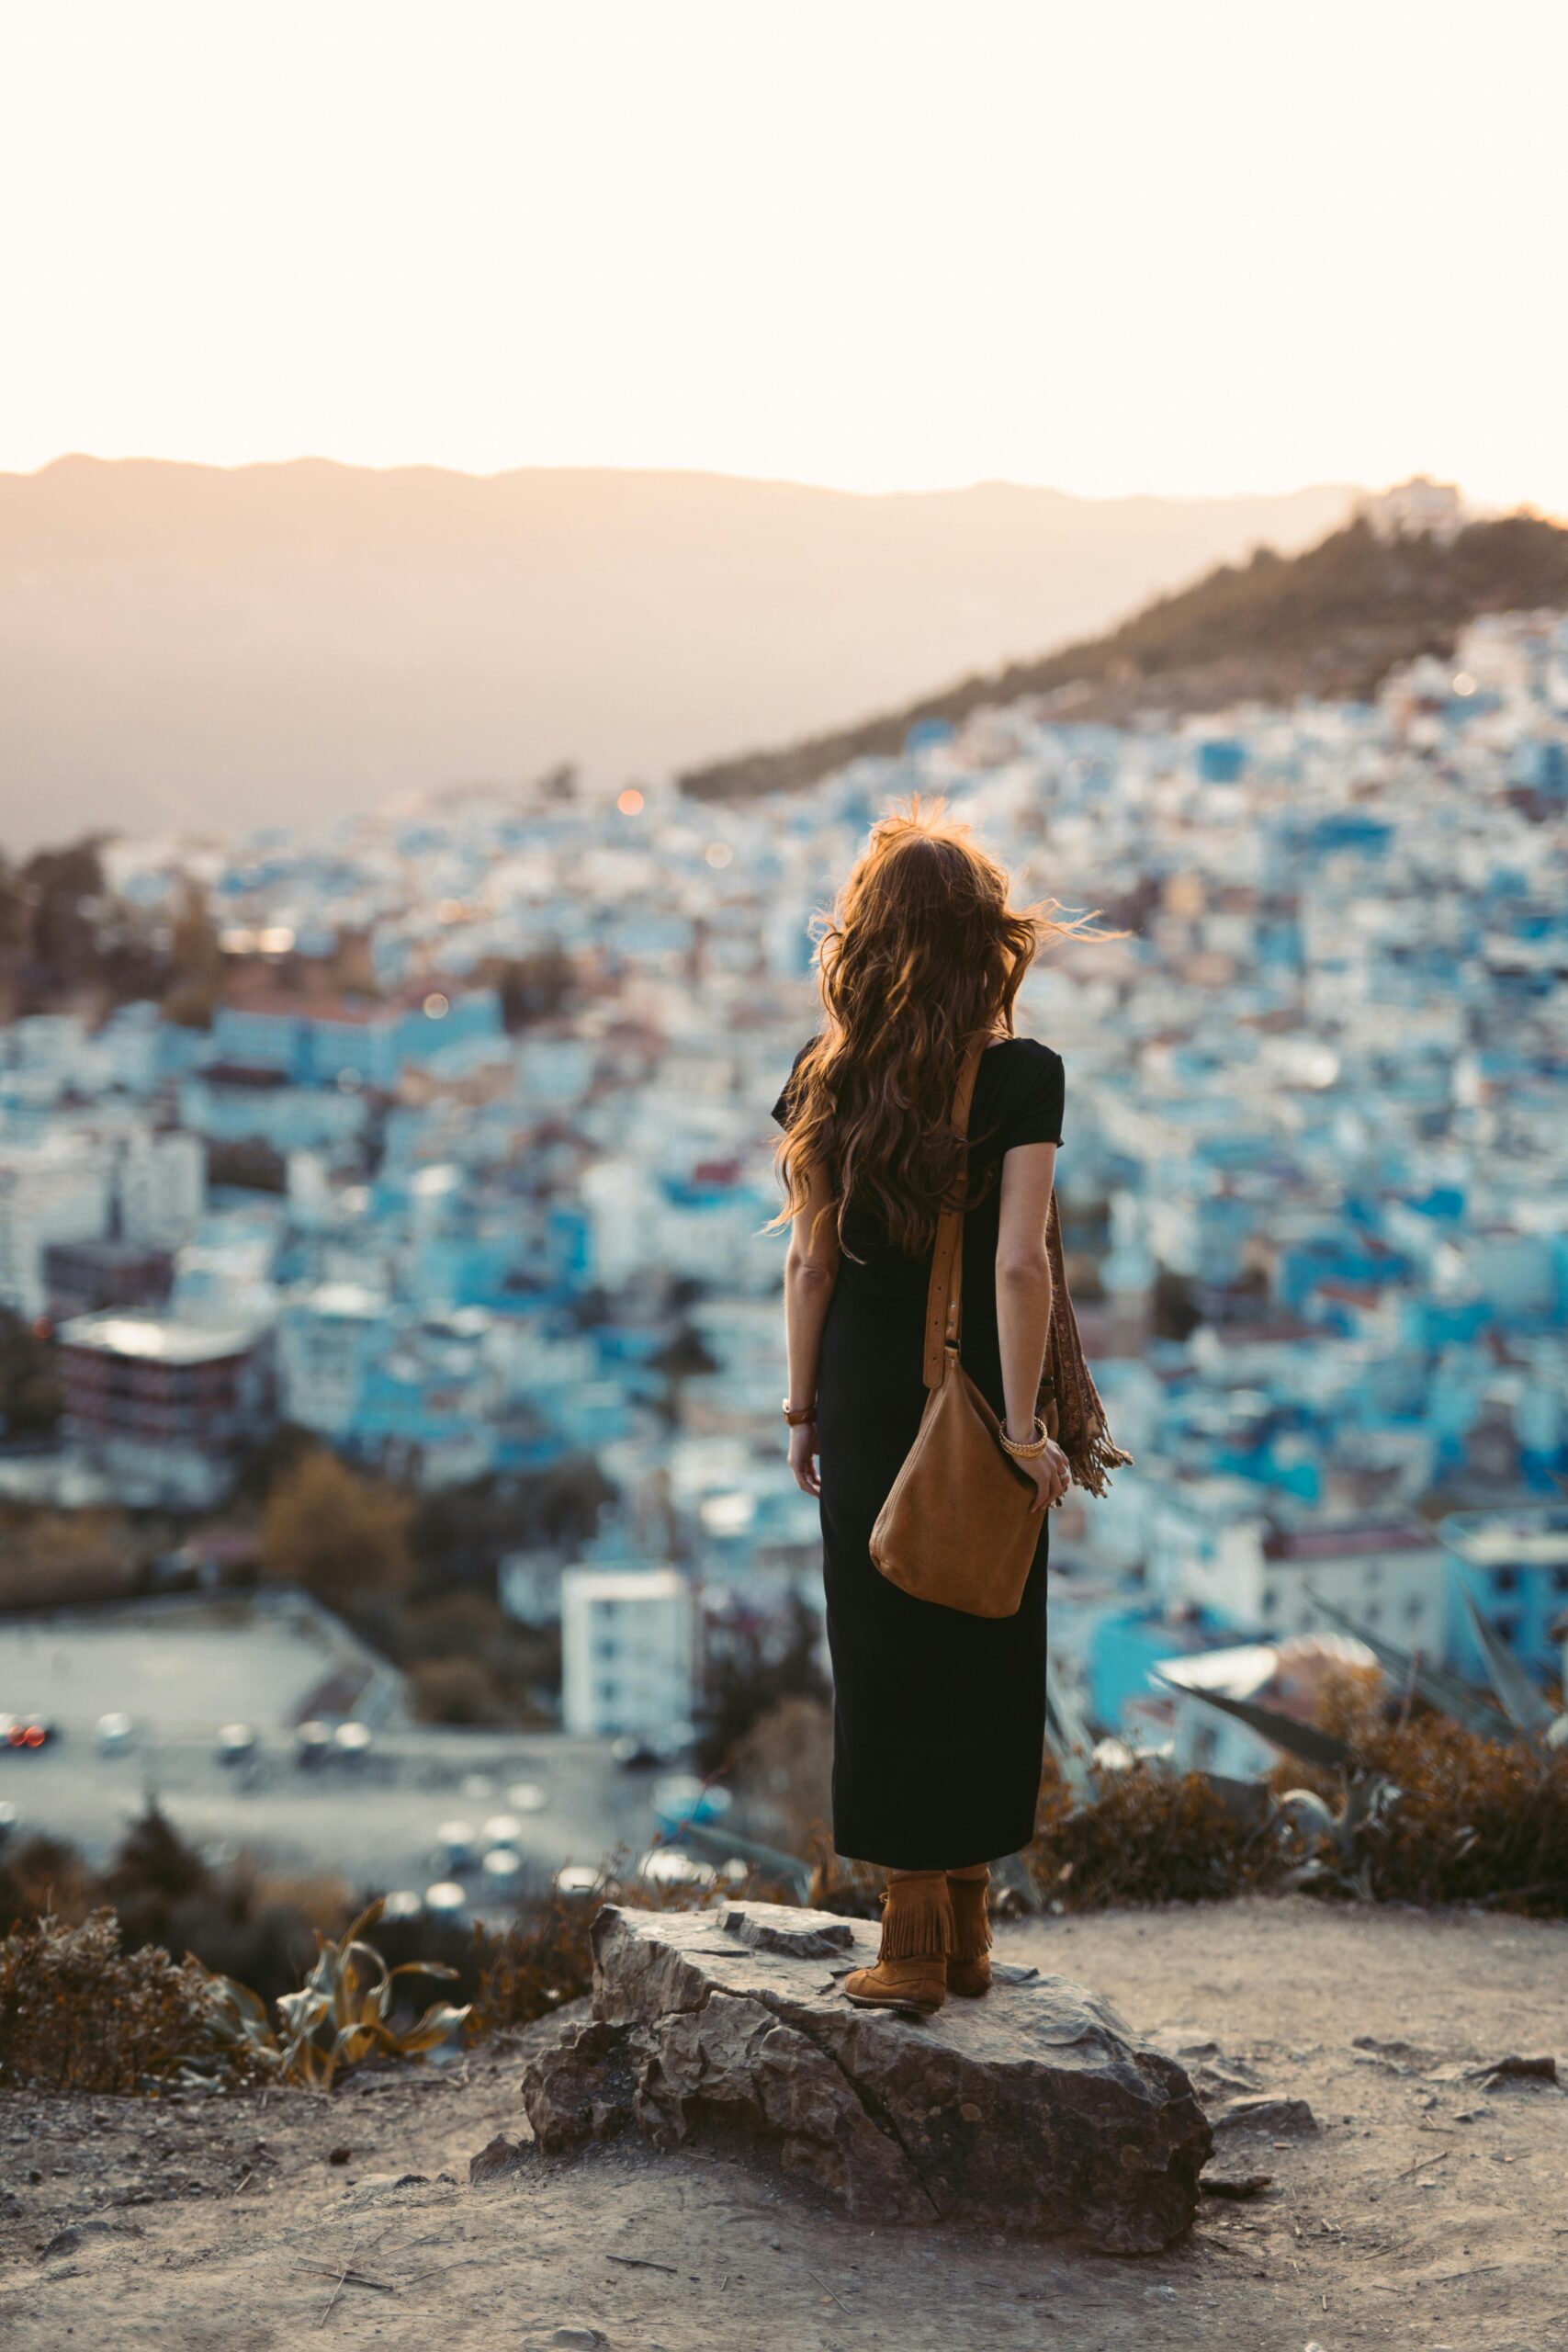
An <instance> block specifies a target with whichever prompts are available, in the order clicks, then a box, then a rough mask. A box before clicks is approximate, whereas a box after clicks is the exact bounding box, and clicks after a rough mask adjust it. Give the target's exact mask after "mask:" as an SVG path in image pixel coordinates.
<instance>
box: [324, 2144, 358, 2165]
mask: <svg viewBox="0 0 1568 2352" xmlns="http://www.w3.org/2000/svg"><path fill="white" fill-rule="evenodd" d="M353 2154H354V2150H353V2149H352V2148H333V2149H331V2150H329V2152H328V2154H327V2162H328V2164H330V2165H345V2164H347V2162H348V2160H349V2158H350V2156H352V2155H353Z"/></svg>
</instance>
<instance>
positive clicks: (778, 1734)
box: [725, 1692, 833, 1855]
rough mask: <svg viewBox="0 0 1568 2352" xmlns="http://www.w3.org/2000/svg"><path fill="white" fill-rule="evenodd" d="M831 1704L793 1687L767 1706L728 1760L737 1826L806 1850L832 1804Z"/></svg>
mask: <svg viewBox="0 0 1568 2352" xmlns="http://www.w3.org/2000/svg"><path fill="white" fill-rule="evenodd" d="M832 1777H833V1710H832V1707H831V1705H830V1704H829V1702H828V1700H827V1699H825V1698H819V1697H815V1696H807V1694H806V1693H804V1692H797V1693H796V1694H795V1696H794V1697H793V1698H788V1699H781V1700H780V1701H779V1702H777V1704H776V1705H774V1706H772V1707H769V1708H767V1709H766V1710H765V1711H764V1713H761V1714H760V1715H759V1716H758V1717H757V1719H756V1721H755V1722H754V1723H753V1724H750V1727H749V1728H748V1729H747V1730H746V1731H744V1732H743V1733H742V1734H741V1735H740V1737H739V1739H738V1740H737V1741H736V1742H735V1745H734V1746H733V1747H732V1748H731V1749H730V1751H729V1755H728V1758H727V1761H726V1769H725V1784H726V1786H727V1787H728V1790H729V1792H730V1794H731V1795H732V1796H733V1798H734V1800H735V1814H734V1820H735V1825H736V1826H737V1827H738V1828H743V1829H745V1830H747V1831H749V1832H750V1833H751V1834H752V1835H754V1836H756V1837H758V1838H766V1839H768V1840H769V1841H770V1842H771V1843H773V1844H774V1845H777V1846H782V1847H784V1848H785V1849H786V1850H787V1851H788V1852H790V1853H792V1854H801V1855H809V1854H811V1853H812V1852H813V1850H814V1846H815V1842H816V1840H817V1839H818V1838H819V1837H820V1836H821V1835H822V1834H823V1833H822V1825H823V1823H824V1822H825V1821H826V1820H827V1818H828V1816H829V1813H830V1812H831V1809H832Z"/></svg>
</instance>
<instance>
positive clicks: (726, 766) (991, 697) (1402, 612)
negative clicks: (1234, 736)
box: [677, 510, 1568, 799]
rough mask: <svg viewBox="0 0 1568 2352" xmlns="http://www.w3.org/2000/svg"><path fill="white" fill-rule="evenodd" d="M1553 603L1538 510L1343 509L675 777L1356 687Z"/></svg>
mask: <svg viewBox="0 0 1568 2352" xmlns="http://www.w3.org/2000/svg"><path fill="white" fill-rule="evenodd" d="M1552 605H1568V527H1565V526H1562V525H1560V524H1557V523H1553V522H1551V521H1550V520H1549V519H1547V518H1546V517H1544V516H1541V515H1533V514H1530V513H1529V512H1526V511H1523V510H1521V511H1520V512H1519V513H1517V514H1515V515H1500V516H1494V517H1489V518H1486V519H1484V520H1480V521H1476V522H1473V523H1470V524H1467V525H1466V526H1464V527H1463V528H1462V529H1461V530H1460V531H1458V532H1457V533H1455V535H1454V536H1453V537H1452V538H1451V539H1449V540H1442V539H1438V538H1437V537H1433V536H1431V535H1430V534H1418V535H1414V536H1411V537H1394V538H1388V537H1380V536H1379V534H1378V533H1377V532H1375V531H1374V530H1373V529H1372V527H1371V525H1370V524H1369V523H1368V522H1367V520H1366V519H1365V518H1364V517H1360V516H1353V517H1352V518H1351V520H1350V521H1349V522H1348V523H1347V524H1346V525H1344V526H1342V527H1341V528H1340V529H1339V530H1337V531H1332V532H1330V533H1329V534H1328V536H1327V537H1325V538H1324V539H1322V540H1320V541H1319V542H1318V543H1317V544H1316V545H1315V546H1314V547H1311V548H1305V549H1303V550H1302V551H1301V552H1300V553H1298V554H1295V555H1291V556H1282V555H1280V553H1279V552H1278V551H1277V550H1275V549H1273V548H1257V549H1255V550H1254V552H1253V555H1252V557H1251V560H1249V562H1248V563H1247V565H1246V566H1239V565H1236V564H1235V563H1222V564H1219V565H1216V566H1215V567H1214V569H1213V571H1209V572H1207V573H1205V574H1204V575H1203V576H1202V577H1201V579H1199V580H1196V581H1194V582H1190V584H1189V585H1188V586H1187V587H1185V588H1181V589H1178V590H1176V591H1174V592H1172V593H1170V594H1165V595H1162V596H1158V597H1156V598H1155V599H1153V600H1152V601H1151V602H1150V603H1149V604H1148V605H1145V607H1144V608H1143V609H1142V610H1141V611H1140V612H1138V613H1135V614H1134V615H1133V616H1132V617H1131V618H1130V619H1128V620H1127V621H1124V622H1123V623H1122V625H1121V626H1120V627H1119V628H1113V629H1111V630H1108V631H1106V632H1104V633H1103V634H1102V635H1100V636H1099V637H1097V638H1090V639H1079V640H1077V641H1076V642H1074V643H1072V644H1069V645H1066V646H1064V647H1062V648H1061V649H1059V650H1056V651H1055V652H1051V653H1046V654H1043V655H1041V656H1040V657H1038V659H1036V660H1034V661H1032V662H1014V663H1011V664H1009V665H1008V666H1007V667H1006V668H1005V669H1003V670H1001V671H999V672H992V673H979V674H976V675H972V676H970V677H967V678H962V679H959V680H958V681H956V682H955V683H954V684H953V685H951V686H949V687H946V688H943V689H941V690H939V691H938V692H937V693H935V694H933V695H926V696H925V697H923V698H921V699H920V700H919V701H915V702H911V703H907V704H904V705H902V706H900V707H898V708H897V709H895V710H891V711H887V712H885V713H882V714H879V715H877V716H874V717H873V718H867V719H863V720H862V721H861V722H860V723H859V724H858V725H857V726H854V727H851V728H847V729H836V730H834V731H832V732H830V733H827V734H823V735H819V736H815V737H810V738H807V739H805V740H803V741H796V742H794V743H787V744H784V745H781V746H780V747H778V748H777V749H774V750H761V751H756V752H742V753H739V754H737V755H735V756H733V757H731V758H730V759H728V760H724V761H717V762H714V763H709V764H708V765H706V766H705V767H701V768H696V769H691V770H688V771H685V772H683V773H682V775H680V776H679V778H678V779H677V781H678V782H679V784H680V786H681V788H682V791H684V792H686V793H688V794H690V795H691V796H692V797H694V798H698V799H729V798H736V797H750V796H751V795H753V794H756V793H759V792H767V791H781V790H790V789H796V788H802V787H804V786H807V785H809V784H812V783H815V782H816V781H817V780H818V777H820V776H822V775H827V774H829V772H830V771H831V770H832V769H834V768H836V767H842V766H844V765H846V764H847V763H849V762H850V761H851V760H853V759H858V758H863V757H867V756H875V755H885V756H888V755H892V754H895V753H897V752H898V751H899V750H900V749H901V748H902V746H903V744H904V742H905V741H906V739H907V737H908V730H909V729H910V728H911V727H913V726H915V725H918V724H919V723H920V722H922V721H931V720H947V721H952V722H956V721H958V720H960V719H962V718H965V717H967V716H968V714H969V713H970V712H971V711H974V710H977V709H980V708H982V707H986V706H987V705H1000V704H1006V703H1010V702H1018V701H1021V700H1024V699H1026V698H1028V697H1032V696H1041V695H1054V696H1056V697H1058V703H1059V707H1061V709H1062V712H1063V715H1064V716H1066V715H1068V714H1069V712H1070V715H1071V716H1072V717H1074V718H1100V719H1107V720H1112V721H1122V720H1125V719H1127V718H1131V717H1133V716H1134V714H1135V713H1137V712H1138V711H1140V710H1148V709H1151V708H1158V709H1162V710H1168V711H1171V712H1174V713H1182V712H1191V711H1201V710H1212V709H1220V708H1224V707H1226V706H1228V705H1230V704H1233V703H1235V702H1238V701H1269V702H1286V703H1288V702H1291V701H1293V700H1294V699H1295V698H1296V696H1297V695H1303V694H1316V695H1323V696H1326V697H1339V698H1345V699H1352V700H1353V699H1356V698H1358V697H1361V696H1365V695H1370V694H1371V693H1372V692H1374V691H1375V689H1376V687H1377V686H1378V684H1380V683H1381V681H1382V679H1383V678H1384V677H1386V676H1387V674H1388V673H1389V671H1390V670H1391V669H1393V668H1394V667H1395V666H1396V665H1397V664H1399V663H1401V662H1407V661H1411V660H1414V659H1415V658H1416V656H1417V655H1419V654H1422V653H1434V654H1438V655H1441V656H1444V657H1446V656H1448V655H1449V654H1450V653H1451V652H1452V650H1453V644H1454V639H1455V637H1456V635H1457V632H1458V630H1459V628H1461V626H1462V625H1463V623H1464V622H1466V621H1468V620H1471V619H1473V618H1474V617H1475V616H1476V615H1477V614H1479V613H1483V612H1501V611H1510V610H1533V609H1536V608H1537V607H1541V606H1552Z"/></svg>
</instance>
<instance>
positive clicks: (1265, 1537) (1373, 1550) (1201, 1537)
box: [1161, 1482, 1448, 1657]
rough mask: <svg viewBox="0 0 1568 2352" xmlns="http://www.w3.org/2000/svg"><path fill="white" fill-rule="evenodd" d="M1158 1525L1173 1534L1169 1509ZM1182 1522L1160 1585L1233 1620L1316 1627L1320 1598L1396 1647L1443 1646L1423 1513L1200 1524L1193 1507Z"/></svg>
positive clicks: (1294, 1629) (1441, 1569) (1435, 1570)
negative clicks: (1176, 1549) (1175, 1564)
mask: <svg viewBox="0 0 1568 2352" xmlns="http://www.w3.org/2000/svg"><path fill="white" fill-rule="evenodd" d="M1211 1483H1216V1484H1217V1483H1218V1482H1211ZM1163 1531H1164V1532H1165V1534H1166V1535H1167V1537H1170V1536H1171V1535H1172V1534H1174V1532H1175V1521H1174V1514H1172V1513H1169V1512H1168V1513H1167V1514H1166V1516H1165V1520H1164V1522H1163ZM1186 1532H1187V1533H1188V1535H1189V1537H1190V1539H1191V1540H1190V1541H1189V1542H1188V1544H1186V1545H1185V1546H1184V1547H1183V1548H1182V1553H1181V1557H1180V1564H1179V1575H1178V1576H1177V1577H1176V1580H1175V1583H1174V1586H1173V1587H1172V1586H1168V1585H1165V1580H1164V1579H1162V1580H1161V1581H1162V1586H1164V1589H1174V1590H1176V1591H1177V1592H1178V1593H1179V1596H1180V1598H1181V1599H1182V1600H1190V1601H1195V1602H1197V1603H1199V1604H1200V1605H1201V1607H1203V1608H1207V1609H1213V1610H1214V1611H1217V1612H1218V1613H1219V1614H1220V1615H1221V1616H1224V1617H1228V1618H1229V1619H1230V1620H1231V1622H1232V1623H1234V1624H1236V1625H1245V1626H1249V1627H1250V1626H1254V1625H1256V1626H1258V1627H1260V1628H1261V1629H1262V1630H1263V1631H1264V1632H1265V1633H1266V1634H1268V1635H1269V1638H1270V1639H1271V1640H1275V1641H1281V1640H1283V1639H1285V1638H1286V1637H1287V1636H1289V1635H1292V1634H1307V1633H1318V1632H1326V1631H1328V1630H1329V1629H1330V1627H1331V1624H1332V1620H1331V1619H1329V1618H1328V1617H1327V1616H1325V1614H1324V1612H1323V1611H1321V1610H1320V1609H1319V1608H1318V1607H1317V1606H1316V1602H1317V1600H1325V1601H1326V1602H1327V1603H1328V1604H1329V1605H1330V1607H1332V1608H1336V1609H1341V1610H1343V1611H1345V1612H1346V1614H1347V1615H1348V1616H1350V1617H1354V1618H1355V1619H1356V1620H1357V1622H1358V1623H1359V1624H1362V1625H1365V1626H1366V1628H1367V1630H1368V1631H1369V1633H1374V1634H1382V1636H1383V1637H1384V1638H1385V1639H1387V1640H1389V1641H1393V1642H1397V1643H1398V1644H1399V1645H1400V1647H1401V1648H1402V1649H1407V1650H1420V1651H1421V1652H1422V1653H1423V1654H1424V1655H1425V1656H1426V1657H1442V1656H1443V1654H1444V1649H1445V1645H1446V1639H1447V1624H1448V1587H1447V1575H1446V1567H1445V1561H1444V1554H1443V1547H1442V1545H1441V1544H1439V1543H1438V1541H1437V1540H1436V1538H1435V1536H1434V1535H1433V1533H1432V1531H1431V1529H1430V1528H1429V1527H1427V1524H1426V1522H1425V1521H1423V1520H1419V1519H1416V1517H1414V1516H1411V1517H1408V1518H1406V1517H1404V1516H1403V1515H1391V1516H1388V1517H1379V1518H1366V1519H1356V1520H1344V1521H1334V1520H1332V1519H1325V1518H1324V1517H1323V1516H1321V1515H1320V1514H1317V1513H1314V1514H1312V1515H1310V1516H1303V1518H1302V1520H1301V1521H1300V1522H1299V1523H1292V1524H1290V1525H1282V1524H1280V1523H1279V1522H1278V1521H1269V1520H1265V1519H1263V1518H1260V1517H1247V1518H1237V1519H1234V1520H1232V1521H1230V1523H1229V1524H1228V1525H1227V1524H1224V1523H1223V1522H1222V1523H1220V1524H1215V1525H1211V1526H1209V1527H1205V1526H1204V1524H1203V1520H1202V1515H1201V1513H1195V1514H1194V1515H1193V1516H1192V1517H1191V1518H1190V1521H1188V1525H1187V1531H1186Z"/></svg>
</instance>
